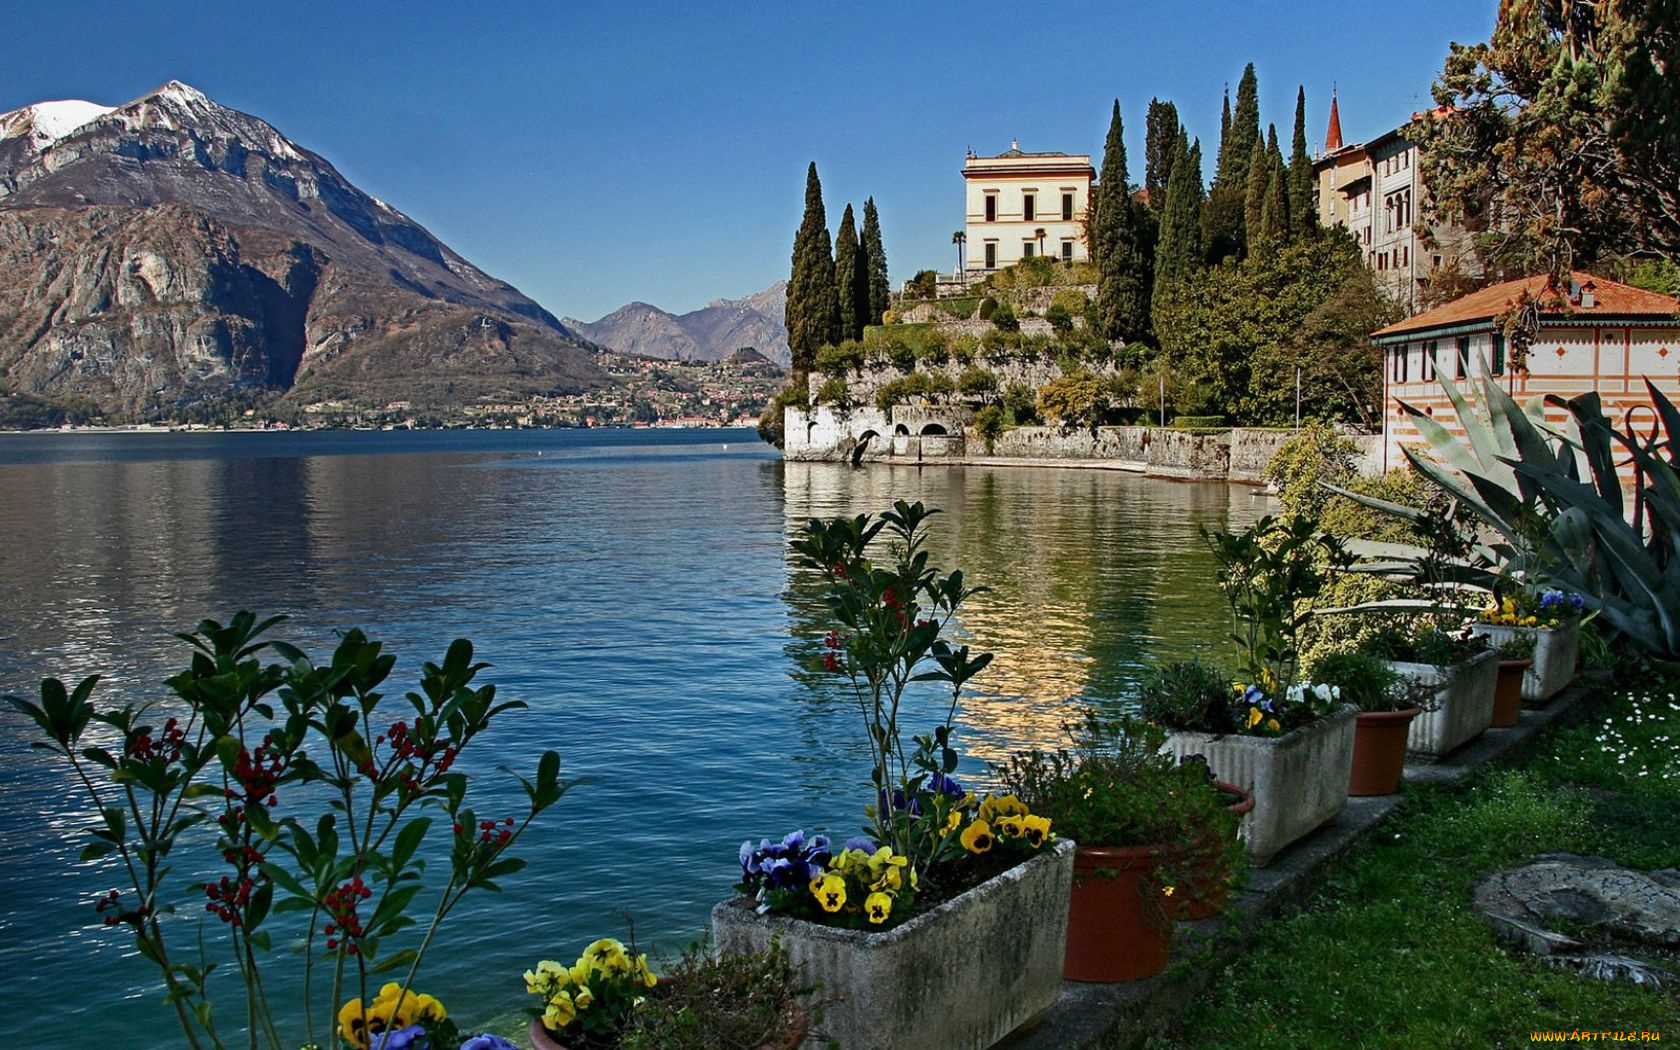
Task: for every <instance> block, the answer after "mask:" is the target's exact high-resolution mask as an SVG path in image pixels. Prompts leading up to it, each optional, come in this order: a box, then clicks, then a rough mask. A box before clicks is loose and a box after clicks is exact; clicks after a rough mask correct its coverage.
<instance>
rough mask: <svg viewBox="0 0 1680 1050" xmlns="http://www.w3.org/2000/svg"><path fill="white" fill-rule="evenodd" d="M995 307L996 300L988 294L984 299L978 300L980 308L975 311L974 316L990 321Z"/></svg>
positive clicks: (996, 304)
mask: <svg viewBox="0 0 1680 1050" xmlns="http://www.w3.org/2000/svg"><path fill="white" fill-rule="evenodd" d="M997 308H998V301H997V300H996V299H993V298H992V297H991V296H989V295H988V296H986V297H985V298H984V299H982V300H980V308H979V310H978V311H977V312H976V314H975V316H977V317H979V318H980V320H982V321H990V320H991V319H992V315H993V314H994V313H996V312H997Z"/></svg>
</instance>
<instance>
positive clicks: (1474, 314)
mask: <svg viewBox="0 0 1680 1050" xmlns="http://www.w3.org/2000/svg"><path fill="white" fill-rule="evenodd" d="M1569 276H1570V279H1571V281H1573V282H1574V283H1575V284H1577V285H1586V284H1591V285H1592V288H1593V299H1594V302H1593V305H1591V306H1582V305H1581V304H1580V303H1578V302H1576V303H1569V302H1568V301H1567V297H1566V296H1565V295H1564V293H1562V292H1560V291H1559V290H1558V289H1557V288H1555V287H1554V288H1548V286H1547V278H1546V277H1545V275H1543V274H1541V275H1536V276H1534V277H1523V278H1520V279H1518V280H1515V281H1504V282H1502V283H1500V284H1494V285H1489V286H1488V287H1486V288H1483V289H1481V290H1480V291H1475V292H1471V293H1470V294H1469V295H1466V296H1464V297H1463V298H1461V299H1454V300H1453V301H1452V302H1450V303H1446V304H1444V305H1441V306H1437V307H1436V308H1435V309H1433V310H1425V311H1424V312H1423V313H1421V314H1418V315H1416V316H1414V317H1408V318H1406V319H1405V320H1404V321H1399V322H1397V323H1395V324H1391V325H1389V326H1388V327H1387V328H1379V329H1378V330H1377V331H1375V332H1372V333H1371V337H1372V338H1373V339H1380V338H1382V337H1384V336H1391V335H1402V334H1405V333H1408V332H1422V331H1427V330H1429V329H1433V328H1451V327H1454V326H1456V325H1463V324H1470V323H1472V322H1475V321H1491V320H1492V319H1493V318H1495V317H1498V316H1499V315H1501V314H1503V313H1507V312H1508V311H1510V309H1511V308H1512V307H1513V306H1515V305H1516V304H1517V300H1518V298H1519V297H1520V296H1521V294H1522V292H1523V291H1524V290H1526V291H1527V292H1528V294H1529V296H1530V297H1533V298H1536V299H1539V300H1540V303H1541V306H1540V310H1541V314H1542V316H1546V317H1563V316H1571V317H1579V318H1581V319H1582V320H1591V319H1592V318H1594V317H1671V318H1677V321H1676V323H1677V324H1680V299H1675V298H1674V297H1673V296H1668V295H1662V294H1660V293H1658V292H1648V291H1646V290H1645V289H1643V288H1635V287H1634V286H1633V285H1631V284H1621V283H1620V282H1617V281H1612V280H1610V279H1609V278H1607V277H1595V276H1593V275H1592V274H1590V273H1585V272H1583V271H1580V270H1576V271H1574V272H1573V273H1571V274H1570V275H1569ZM1566 304H1567V305H1566Z"/></svg>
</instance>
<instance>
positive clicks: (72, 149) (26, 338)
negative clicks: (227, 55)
mask: <svg viewBox="0 0 1680 1050" xmlns="http://www.w3.org/2000/svg"><path fill="white" fill-rule="evenodd" d="M611 383H612V381H611V380H610V379H609V378H608V377H607V376H606V374H605V373H604V372H603V371H602V370H601V368H600V367H599V366H598V364H597V362H596V359H595V355H594V348H593V347H591V346H589V345H588V344H587V343H585V342H584V341H583V340H581V339H580V338H579V337H578V336H577V334H576V333H573V332H571V331H569V330H567V328H566V327H565V326H564V325H562V324H561V323H560V322H559V321H558V320H556V319H555V318H554V317H553V315H551V314H549V313H548V312H547V311H546V310H544V309H543V308H542V307H541V306H539V305H538V304H537V303H535V302H533V301H532V300H531V299H529V298H527V297H526V296H524V295H522V294H521V293H520V292H519V290H518V289H516V288H514V287H513V286H512V285H509V284H507V283H506V282H505V281H499V280H496V279H495V278H493V277H491V276H489V275H488V274H486V273H484V272H483V271H481V270H479V269H478V268H477V267H475V266H473V265H472V264H471V263H469V262H467V261H466V260H465V259H463V258H461V257H460V256H459V255H457V254H456V253H455V252H453V251H451V250H450V249H449V247H448V246H447V245H445V244H443V243H442V242H440V241H439V240H438V239H437V238H435V237H433V236H432V235H431V234H430V233H428V232H427V231H426V230H425V229H424V228H423V227H421V226H420V225H419V224H418V223H416V222H415V221H414V220H413V219H411V218H409V217H408V216H406V215H404V214H403V213H401V212H399V211H397V210H396V209H395V208H392V207H391V206H389V205H387V204H385V203H384V202H383V201H380V200H378V199H376V198H374V197H372V196H370V195H368V194H366V193H364V192H362V191H361V190H360V189H357V188H356V187H355V186H353V185H352V184H351V183H350V182H349V181H348V180H346V179H345V178H344V177H343V176H342V175H340V174H339V173H338V171H337V170H336V169H334V168H333V166H332V165H331V164H330V163H328V162H327V161H326V160H325V159H324V158H322V157H321V156H319V155H317V154H315V153H312V152H310V151H309V150H307V149H304V148H303V147H301V146H298V145H296V144H295V143H293V142H291V141H290V140H288V139H287V138H286V137H285V136H283V135H282V134H280V132H278V131H277V130H275V129H274V128H273V127H272V126H270V125H269V124H267V123H266V122H264V121H262V120H260V119H258V118H257V117H254V116H251V115H249V114H246V113H240V112H237V111H235V110H231V109H228V108H226V107H224V106H221V105H218V104H217V103H215V102H213V101H212V100H210V99H209V98H207V97H206V96H205V95H203V94H202V93H200V92H198V91H196V90H194V89H193V88H191V87H188V86H187V85H185V84H181V83H179V82H176V81H171V82H170V83H168V84H165V85H164V86H163V87H161V88H159V89H158V90H156V91H154V92H152V93H150V94H148V95H145V96H144V97H142V98H139V99H136V100H135V101H133V102H130V103H128V104H127V105H123V106H118V107H115V108H106V107H102V106H98V105H94V104H92V103H86V102H73V101H72V102H55V103H42V104H39V105H36V106H29V107H25V108H24V109H21V110H17V111H15V112H12V113H8V114H4V115H0V390H10V391H14V392H16V393H19V394H27V395H32V396H39V397H46V398H62V399H79V400H81V401H84V402H88V401H91V402H93V403H95V404H97V405H98V406H99V407H100V408H102V409H104V410H105V411H106V412H107V413H110V414H112V415H114V416H116V417H119V418H122V417H127V418H160V417H161V418H169V417H172V416H177V415H180V414H181V413H182V412H183V411H185V410H188V409H190V408H192V407H193V406H195V405H202V404H204V403H206V402H216V401H229V402H234V403H242V402H256V401H261V400H264V399H272V398H274V397H276V396H280V395H283V397H284V399H285V400H286V401H289V402H291V403H294V404H302V403H308V402H312V401H322V400H335V399H337V400H343V399H349V400H355V401H365V402H368V403H378V402H383V401H388V400H397V399H402V400H409V401H412V402H414V403H416V404H426V405H438V406H448V405H460V404H465V403H470V402H472V401H475V400H482V399H508V398H519V397H527V396H536V395H556V394H567V393H575V392H579V391H584V390H591V389H597V388H600V387H603V386H608V385H611Z"/></svg>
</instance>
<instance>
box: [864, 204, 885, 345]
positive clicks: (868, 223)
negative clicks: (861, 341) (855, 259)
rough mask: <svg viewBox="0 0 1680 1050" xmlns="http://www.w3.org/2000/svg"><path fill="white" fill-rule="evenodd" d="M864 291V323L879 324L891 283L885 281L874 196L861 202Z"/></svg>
mask: <svg viewBox="0 0 1680 1050" xmlns="http://www.w3.org/2000/svg"><path fill="white" fill-rule="evenodd" d="M863 255H864V261H865V265H864V272H865V274H867V275H868V277H867V280H865V281H864V291H865V292H866V293H868V301H869V312H868V315H867V317H866V319H865V320H864V322H863V323H864V324H866V325H871V324H880V323H881V315H882V314H884V313H886V312H887V307H889V306H891V305H892V294H891V293H892V285H891V284H890V283H888V281H887V249H886V246H885V245H883V244H882V243H881V216H880V215H879V214H877V213H876V211H875V198H874V197H870V198H869V199H868V200H866V201H864V202H863Z"/></svg>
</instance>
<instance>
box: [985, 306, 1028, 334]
mask: <svg viewBox="0 0 1680 1050" xmlns="http://www.w3.org/2000/svg"><path fill="white" fill-rule="evenodd" d="M992 327H993V328H996V329H997V330H998V331H1000V332H1019V331H1020V330H1021V322H1020V320H1019V319H1018V318H1017V317H1016V316H1015V308H1014V307H1013V306H1010V305H1009V304H1008V303H999V304H998V305H997V309H995V310H993V311H992Z"/></svg>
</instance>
